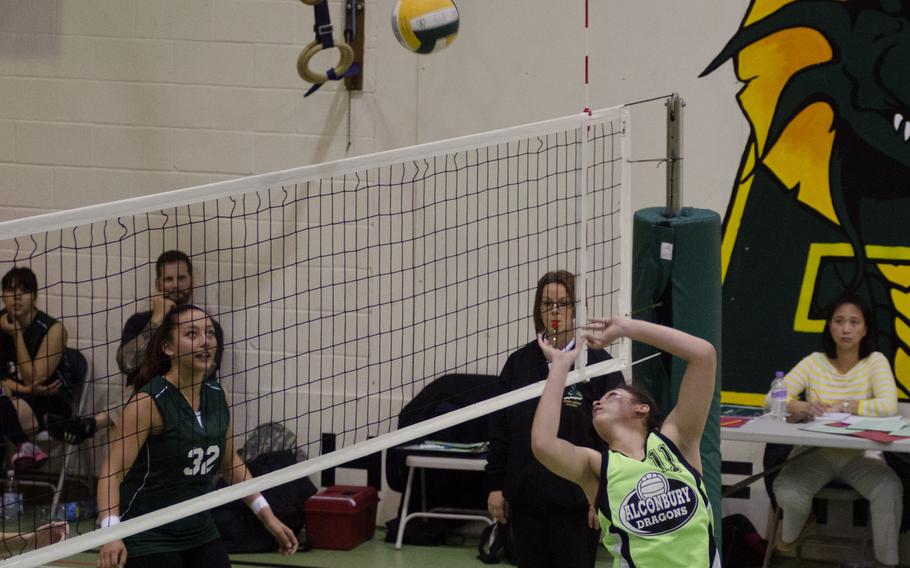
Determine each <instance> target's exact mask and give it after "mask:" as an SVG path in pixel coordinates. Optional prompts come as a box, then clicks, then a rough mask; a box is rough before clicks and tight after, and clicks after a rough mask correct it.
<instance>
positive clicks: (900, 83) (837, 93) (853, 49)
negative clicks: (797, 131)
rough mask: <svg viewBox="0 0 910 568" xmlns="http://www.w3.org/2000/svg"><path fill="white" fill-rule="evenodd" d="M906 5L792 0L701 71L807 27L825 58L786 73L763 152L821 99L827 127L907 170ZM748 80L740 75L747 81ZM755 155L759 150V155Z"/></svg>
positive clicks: (909, 75)
mask: <svg viewBox="0 0 910 568" xmlns="http://www.w3.org/2000/svg"><path fill="white" fill-rule="evenodd" d="M908 14H910V6H902V5H901V3H900V2H898V1H884V0H882V1H869V0H861V1H848V2H843V1H837V0H827V1H825V0H815V1H797V2H792V3H790V4H787V5H785V6H783V7H781V8H780V9H778V10H777V11H775V12H772V13H771V14H769V15H768V16H766V17H764V18H762V19H759V20H757V21H755V22H753V23H751V24H749V25H746V26H744V27H742V28H741V29H740V30H739V32H737V34H736V35H735V36H734V37H733V38H732V39H731V40H730V41H729V42H728V43H727V45H726V46H725V47H724V49H723V50H722V51H721V52H720V54H719V55H718V56H717V57H716V58H715V59H714V60H713V61H712V62H711V64H710V65H708V67H707V68H706V69H705V71H704V72H703V73H702V76H704V75H706V74H708V73H711V72H712V71H714V70H715V69H717V68H718V67H719V66H720V65H721V64H723V63H724V62H725V61H726V60H727V59H730V58H733V57H735V56H737V55H738V54H739V53H740V52H742V51H743V50H744V49H746V48H747V47H749V46H750V45H752V44H754V43H756V42H758V41H761V40H763V39H765V38H768V37H770V36H772V35H773V34H776V33H778V32H781V31H784V30H792V29H798V28H808V29H810V30H814V31H816V32H818V33H819V34H821V36H822V37H824V39H825V40H826V41H827V42H828V44H829V45H830V48H831V52H832V56H831V58H830V59H829V60H828V61H825V62H820V63H816V64H813V65H809V66H807V67H805V68H803V69H800V70H798V71H796V72H794V73H793V75H792V76H790V77H789V80H787V82H786V84H785V85H784V86H783V88H782V89H781V91H780V95H779V98H778V101H777V105H776V108H775V109H774V112H773V118H772V119H771V122H770V125H769V128H768V132H767V143H766V144H765V145H764V148H765V150H764V153H765V154H767V152H768V151H769V150H770V149H771V148H773V146H774V144H775V143H776V142H777V141H778V140H779V138H780V136H781V134H782V133H783V131H784V129H785V128H786V127H787V126H788V125H789V124H790V123H791V121H793V119H794V118H795V117H796V116H797V115H798V114H799V113H800V112H801V111H802V110H803V109H805V108H806V107H807V106H809V105H811V104H813V103H826V104H828V105H830V106H831V108H832V109H833V111H834V124H833V129H834V130H835V131H837V132H839V133H841V132H844V133H846V132H851V133H853V134H854V135H856V136H857V137H859V138H861V139H862V141H863V142H864V143H865V144H866V145H868V146H869V147H871V148H874V149H875V150H877V151H878V152H880V153H881V154H882V155H883V156H885V157H887V158H890V159H892V160H895V161H897V162H898V163H900V164H901V165H903V166H904V167H907V168H910V19H908ZM750 80H751V78H744V81H745V82H747V83H748V82H749V81H750ZM762 157H763V156H762Z"/></svg>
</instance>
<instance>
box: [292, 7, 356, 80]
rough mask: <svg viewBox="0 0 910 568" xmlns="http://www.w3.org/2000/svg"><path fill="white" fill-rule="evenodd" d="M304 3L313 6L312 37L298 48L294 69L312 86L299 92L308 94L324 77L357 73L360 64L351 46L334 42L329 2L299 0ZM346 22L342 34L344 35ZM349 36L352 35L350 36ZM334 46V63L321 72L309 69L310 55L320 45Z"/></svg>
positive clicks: (332, 78) (331, 77)
mask: <svg viewBox="0 0 910 568" xmlns="http://www.w3.org/2000/svg"><path fill="white" fill-rule="evenodd" d="M300 1H301V2H303V3H304V4H307V5H310V6H313V15H314V19H315V23H314V24H313V32H314V33H315V35H316V38H315V39H314V40H313V41H312V42H310V43H309V45H307V46H306V47H305V48H304V49H303V51H301V52H300V57H298V58H297V73H298V74H299V75H300V77H301V78H302V79H303V80H304V81H307V82H309V83H313V86H312V87H310V88H309V90H308V91H307V92H306V93H305V94H304V95H303V96H304V97H308V96H310V95H311V94H313V93H315V92H316V91H318V90H319V88H320V87H322V85H323V84H324V83H325V82H326V81H338V80H340V79H343V78H345V77H351V76H353V75H357V74H358V73H360V66H359V65H355V64H354V49H353V48H352V47H351V46H350V44H348V43H347V42H346V41H344V40H338V41H337V42H336V41H335V39H334V38H333V37H332V30H333V28H332V18H331V15H330V14H329V3H328V1H327V0H300ZM349 1H352V2H356V1H357V0H349ZM355 10H356V6H355ZM347 30H348V28H347V26H346V27H345V35H347ZM352 37H353V36H352ZM333 47H335V48H338V52H339V59H338V63H337V64H336V65H335V66H334V67H330V68H329V69H328V70H326V72H325V73H319V72H316V71H313V70H312V69H310V60H311V59H312V58H313V56H314V55H316V54H317V53H319V52H320V51H322V50H323V49H330V48H333Z"/></svg>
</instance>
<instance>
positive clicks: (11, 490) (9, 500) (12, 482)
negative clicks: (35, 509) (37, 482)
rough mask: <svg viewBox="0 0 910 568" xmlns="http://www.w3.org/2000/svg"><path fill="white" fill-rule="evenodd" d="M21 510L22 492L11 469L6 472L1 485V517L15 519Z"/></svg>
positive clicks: (9, 519)
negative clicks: (4, 480) (4, 479)
mask: <svg viewBox="0 0 910 568" xmlns="http://www.w3.org/2000/svg"><path fill="white" fill-rule="evenodd" d="M21 512H22V494H21V493H19V483H18V482H16V477H15V475H14V471H13V470H9V471H7V472H6V483H5V484H4V486H3V518H4V520H7V521H15V520H16V519H18V518H19V513H21Z"/></svg>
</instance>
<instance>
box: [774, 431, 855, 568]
mask: <svg viewBox="0 0 910 568" xmlns="http://www.w3.org/2000/svg"><path fill="white" fill-rule="evenodd" d="M792 449H793V446H790V445H787V444H766V445H765V452H764V455H763V456H762V466H763V467H764V469H765V470H768V469H770V468H772V467H774V466H776V465H779V464H781V463H783V462H784V461H785V460H786V459H787V458H788V457H789V456H790V452H791V450H792ZM778 473H779V472H778V471H775V472H774V473H771V474H769V475H766V476H765V477H764V482H765V489H766V490H767V491H768V498H769V499H770V500H771V514H770V515H769V516H768V547H767V550H766V552H765V559H764V562H762V568H768V566H769V565H770V563H771V557H772V556H773V555H774V550H775V549H776V548H777V544H778V542H779V534H778V533H779V529H780V522H781V519H782V518H783V511H782V509H781V508H780V506H779V505H778V504H777V499H776V497H775V495H774V480H775V479H776V478H777V474H778ZM814 499H820V500H824V501H849V502H857V501H863V500H864V498H863V496H862V495H860V494H859V492H858V491H856V490H855V489H853V488H852V487H850V486H849V485H845V484H843V483H840V482H837V481H832V482H831V483H829V484H827V485H825V486H824V487H822V488H821V489H820V490H819V491H818V493H816V494H815V497H814ZM870 534H871V527H869V526H867V528H866V531H865V532H864V534H863V538H862V539H861V541H860V551H859V554H860V560H863V559H864V558H865V554H866V546H867V544H868V542H869V536H870ZM816 540H821V541H824V540H825V538H824V537H821V536H817V535H809V536H807V537H806V538H805V539H804V540H803V541H802V542H800V543H799V544H797V546H796V558H797V560H801V559H802V547H803V546H804V545H805V544H806V543H807V542H812V541H816Z"/></svg>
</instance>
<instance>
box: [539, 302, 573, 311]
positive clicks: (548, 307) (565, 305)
mask: <svg viewBox="0 0 910 568" xmlns="http://www.w3.org/2000/svg"><path fill="white" fill-rule="evenodd" d="M574 304H575V302H573V301H572V300H559V301H556V302H553V301H549V300H545V301H543V302H541V303H540V307H541V308H542V309H543V311H545V312H549V311H552V310H568V309H569V308H570V307H572V306H573V305H574Z"/></svg>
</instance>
